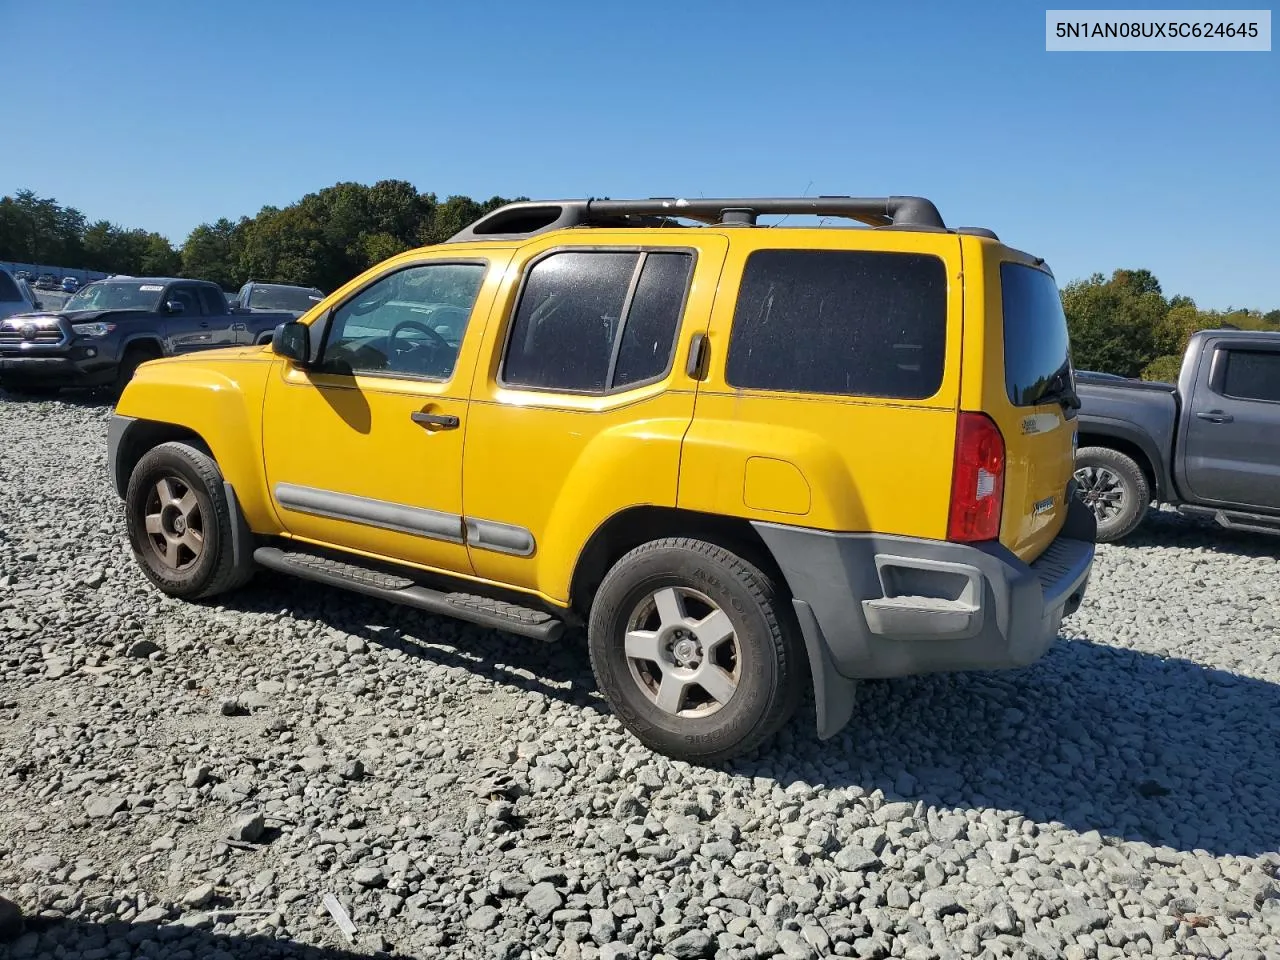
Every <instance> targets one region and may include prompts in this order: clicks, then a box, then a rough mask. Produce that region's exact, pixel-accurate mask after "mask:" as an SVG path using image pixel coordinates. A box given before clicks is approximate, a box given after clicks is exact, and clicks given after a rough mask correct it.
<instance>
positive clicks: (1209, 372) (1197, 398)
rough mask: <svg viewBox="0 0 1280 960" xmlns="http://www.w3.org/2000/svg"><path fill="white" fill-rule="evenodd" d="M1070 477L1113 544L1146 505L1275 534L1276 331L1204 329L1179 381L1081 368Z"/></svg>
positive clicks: (1279, 356) (1279, 500) (1279, 349)
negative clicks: (1127, 376)
mask: <svg viewBox="0 0 1280 960" xmlns="http://www.w3.org/2000/svg"><path fill="white" fill-rule="evenodd" d="M1076 389H1077V393H1078V395H1079V397H1080V401H1081V404H1082V406H1081V409H1080V411H1079V417H1078V422H1079V448H1080V449H1079V451H1078V453H1077V458H1076V466H1077V471H1076V480H1077V484H1078V486H1079V488H1080V491H1081V494H1082V496H1083V497H1084V498H1085V502H1086V503H1088V504H1089V505H1090V507H1092V508H1093V510H1094V513H1095V515H1096V516H1097V518H1098V539H1099V540H1101V541H1114V540H1119V539H1121V538H1123V537H1125V536H1127V535H1128V534H1129V533H1131V532H1132V531H1133V530H1134V529H1135V528H1136V527H1137V526H1138V524H1140V523H1141V522H1142V518H1143V516H1144V515H1145V513H1146V510H1147V507H1148V506H1149V505H1150V504H1151V503H1152V502H1162V503H1167V504H1171V505H1173V506H1176V507H1177V508H1178V509H1179V510H1180V511H1182V512H1184V513H1188V514H1196V515H1201V516H1208V517H1211V518H1213V519H1215V520H1216V521H1217V522H1218V523H1220V524H1222V525H1223V526H1227V527H1233V528H1241V529H1249V530H1255V531H1258V532H1265V533H1277V534H1280V333H1271V332H1259V331H1247V330H1238V331H1237V330H1204V331H1201V332H1199V333H1197V334H1195V335H1194V336H1193V337H1192V338H1191V341H1190V343H1189V344H1188V346H1187V352H1186V355H1185V356H1184V358H1183V364H1182V371H1181V373H1180V375H1179V377H1178V383H1177V384H1167V383H1144V382H1143V381H1140V380H1127V379H1124V378H1119V377H1111V376H1105V375H1096V374H1089V373H1079V374H1077V377H1076Z"/></svg>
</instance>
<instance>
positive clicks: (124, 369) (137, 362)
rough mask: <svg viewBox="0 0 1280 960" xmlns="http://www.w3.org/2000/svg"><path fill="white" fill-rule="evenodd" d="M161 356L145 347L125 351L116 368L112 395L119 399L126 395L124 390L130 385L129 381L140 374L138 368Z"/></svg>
mask: <svg viewBox="0 0 1280 960" xmlns="http://www.w3.org/2000/svg"><path fill="white" fill-rule="evenodd" d="M159 356H160V355H159V354H158V353H156V352H155V351H154V350H148V349H146V348H145V347H129V348H128V349H126V350H125V352H124V356H123V357H121V358H120V364H119V366H117V367H116V378H115V380H114V381H112V384H111V394H112V396H114V397H119V396H120V394H122V393H124V388H125V387H127V386H128V385H129V381H130V380H132V379H133V375H134V374H135V373H137V372H138V367H140V366H142V364H144V363H146V362H147V361H148V360H156V359H158V358H159Z"/></svg>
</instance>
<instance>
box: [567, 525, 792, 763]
mask: <svg viewBox="0 0 1280 960" xmlns="http://www.w3.org/2000/svg"><path fill="white" fill-rule="evenodd" d="M663 550H681V551H686V552H688V553H692V554H695V555H696V556H698V557H700V558H702V559H704V560H706V561H709V562H710V563H712V564H715V565H719V566H721V567H723V568H724V569H725V571H726V572H727V573H728V574H729V575H731V576H732V577H734V578H735V579H736V580H737V581H738V582H739V583H740V584H741V585H742V586H744V587H745V588H746V590H747V592H748V594H749V595H750V597H751V599H752V601H753V602H754V603H755V604H756V607H757V609H758V610H759V611H760V613H761V614H762V615H763V617H764V620H765V623H766V625H767V627H768V640H769V642H770V644H771V646H772V652H773V655H774V658H775V663H776V665H777V679H778V683H777V687H776V689H775V690H774V693H773V696H772V698H771V702H770V705H769V709H768V710H767V711H766V713H765V714H764V716H762V717H761V718H760V719H759V720H758V721H757V722H756V724H755V726H754V727H753V728H752V729H751V731H750V732H749V733H748V734H746V735H745V736H744V737H742V738H740V739H738V740H736V741H735V742H733V743H732V744H730V745H728V746H726V747H724V748H722V749H719V750H710V751H689V752H688V756H686V757H685V759H688V760H690V761H693V762H699V763H717V762H721V761H724V760H727V759H729V758H731V757H734V756H738V755H739V754H743V753H748V752H750V751H752V750H755V749H757V748H758V747H760V746H761V745H763V744H764V743H765V742H766V741H768V740H769V739H770V738H771V737H773V736H774V735H775V734H776V733H777V732H778V731H779V730H780V729H781V728H782V727H783V726H784V725H785V724H786V722H787V721H788V720H789V719H790V718H791V716H792V715H793V714H794V713H795V711H796V708H797V707H798V706H799V703H800V700H801V683H800V680H801V676H802V675H803V672H804V663H803V657H802V655H801V653H800V650H799V648H798V645H797V644H796V643H795V641H794V637H795V635H796V631H795V629H794V627H793V625H792V624H791V623H790V622H789V620H788V619H787V613H788V612H789V610H790V608H789V607H787V606H786V605H785V603H784V602H781V598H780V596H779V591H778V589H777V586H776V585H775V584H774V582H773V581H772V580H771V579H770V578H769V577H768V576H766V575H765V574H764V573H763V572H762V571H761V570H760V569H759V568H758V567H756V566H755V565H754V564H752V563H749V562H748V561H746V560H744V559H742V558H741V557H739V556H738V555H737V554H735V553H732V552H731V551H729V550H727V549H725V548H724V547H722V546H720V545H718V544H715V543H711V542H709V541H706V540H698V539H695V538H692V537H665V538H662V539H658V540H650V541H648V542H646V543H643V544H641V545H640V546H638V547H636V548H634V549H633V550H631V551H630V552H628V553H626V554H625V555H623V556H622V557H621V558H620V559H619V560H618V561H617V562H616V563H615V564H614V565H613V567H612V568H611V569H610V570H609V572H608V573H607V574H606V575H605V578H604V580H603V582H601V584H600V588H599V590H598V591H597V593H598V594H600V593H605V592H606V591H607V590H608V589H609V587H610V585H611V581H612V580H614V579H615V578H617V577H619V576H622V575H624V574H625V568H626V567H627V566H629V565H631V564H632V563H634V562H635V561H638V560H642V559H643V558H644V557H645V556H647V555H649V554H652V553H657V552H659V551H663ZM594 619H595V618H594V615H593V617H592V620H593V621H594ZM590 653H591V669H592V672H593V673H594V674H595V677H596V683H597V684H598V685H599V686H600V688H601V689H602V690H606V691H607V688H608V682H607V677H606V675H605V673H604V671H602V669H601V664H600V663H599V662H598V660H597V654H596V651H595V647H594V645H591V646H590ZM637 736H639V739H641V740H642V741H644V742H645V743H646V745H648V746H650V747H651V748H655V749H656V747H655V745H654V744H653V743H651V742H649V741H648V740H647V739H646V738H645V737H644V736H641V735H639V734H637Z"/></svg>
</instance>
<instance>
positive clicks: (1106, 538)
mask: <svg viewBox="0 0 1280 960" xmlns="http://www.w3.org/2000/svg"><path fill="white" fill-rule="evenodd" d="M1075 476H1076V486H1077V488H1078V489H1079V493H1080V497H1081V499H1083V500H1084V502H1085V504H1086V505H1087V506H1088V507H1089V509H1090V510H1092V511H1093V515H1094V516H1095V517H1097V518H1098V542H1099V543H1114V542H1115V541H1117V540H1121V539H1123V538H1124V537H1127V536H1128V535H1129V534H1131V533H1132V532H1133V530H1134V528H1135V527H1137V526H1138V524H1139V523H1141V522H1142V518H1143V517H1145V516H1146V514H1147V508H1148V507H1149V506H1151V486H1150V484H1148V483H1147V475H1146V474H1145V473H1143V472H1142V468H1141V467H1140V466H1138V464H1137V462H1136V461H1135V460H1134V459H1133V458H1132V457H1129V456H1126V455H1125V454H1123V453H1121V452H1120V451H1119V450H1112V449H1111V448H1110V447H1084V448H1082V449H1081V450H1079V451H1078V452H1077V453H1076V474H1075Z"/></svg>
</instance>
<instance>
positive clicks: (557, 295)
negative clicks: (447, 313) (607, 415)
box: [502, 251, 693, 393]
mask: <svg viewBox="0 0 1280 960" xmlns="http://www.w3.org/2000/svg"><path fill="white" fill-rule="evenodd" d="M692 270H693V256H692V255H691V254H688V253H676V252H667V251H661V252H659V251H652V252H650V251H635V252H631V251H627V252H614V251H566V252H563V253H553V254H551V255H550V256H547V257H544V258H543V259H541V260H538V261H537V262H536V263H534V264H533V266H532V267H531V268H530V269H529V273H528V276H527V277H526V279H525V285H524V289H523V291H522V292H521V295H520V302H519V304H518V305H517V307H516V314H515V319H514V320H513V321H512V324H511V333H510V337H509V339H508V341H507V353H506V356H505V358H504V360H503V366H502V382H503V383H504V384H505V385H507V386H515V387H526V388H529V389H533V390H548V391H564V392H568V393H606V392H609V391H612V390H619V389H623V388H625V387H631V386H636V385H638V384H641V383H646V382H651V381H653V380H656V379H658V378H660V377H662V376H664V375H665V374H666V372H667V371H668V370H669V369H670V367H671V356H672V352H673V350H674V348H675V337H676V332H677V329H678V328H679V325H680V317H681V314H682V312H683V305H684V298H685V293H686V291H687V290H688V287H689V277H690V275H691V273H692Z"/></svg>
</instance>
